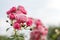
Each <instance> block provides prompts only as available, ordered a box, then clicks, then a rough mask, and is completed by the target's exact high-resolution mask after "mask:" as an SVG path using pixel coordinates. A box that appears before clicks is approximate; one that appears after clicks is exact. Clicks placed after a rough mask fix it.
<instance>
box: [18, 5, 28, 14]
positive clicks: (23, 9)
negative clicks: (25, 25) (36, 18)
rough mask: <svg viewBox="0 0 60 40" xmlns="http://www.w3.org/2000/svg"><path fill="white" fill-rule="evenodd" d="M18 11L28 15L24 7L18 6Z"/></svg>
mask: <svg viewBox="0 0 60 40" xmlns="http://www.w3.org/2000/svg"><path fill="white" fill-rule="evenodd" d="M18 10H20V11H21V12H22V13H23V14H27V12H26V10H25V8H24V7H23V6H18Z"/></svg>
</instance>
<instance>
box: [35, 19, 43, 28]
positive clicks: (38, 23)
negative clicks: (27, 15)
mask: <svg viewBox="0 0 60 40" xmlns="http://www.w3.org/2000/svg"><path fill="white" fill-rule="evenodd" d="M35 25H36V27H39V26H42V22H41V21H40V20H39V19H36V20H35Z"/></svg>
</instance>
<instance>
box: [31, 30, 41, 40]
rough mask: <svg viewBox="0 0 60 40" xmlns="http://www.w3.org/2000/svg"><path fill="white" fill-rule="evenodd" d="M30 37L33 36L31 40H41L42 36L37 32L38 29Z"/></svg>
mask: <svg viewBox="0 0 60 40" xmlns="http://www.w3.org/2000/svg"><path fill="white" fill-rule="evenodd" d="M30 35H31V36H30V39H31V40H40V35H41V34H40V31H39V30H37V29H35V30H33V31H32V32H31V34H30Z"/></svg>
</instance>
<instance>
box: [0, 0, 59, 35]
mask: <svg viewBox="0 0 60 40" xmlns="http://www.w3.org/2000/svg"><path fill="white" fill-rule="evenodd" d="M18 5H23V6H24V7H25V9H26V10H27V15H28V16H30V17H33V18H39V19H40V20H41V21H42V23H43V24H44V25H45V26H46V27H48V25H59V24H60V0H0V35H6V31H5V29H6V28H7V27H10V25H9V23H6V20H9V19H8V18H7V15H6V11H7V10H9V9H10V8H11V7H13V6H18ZM10 31H11V30H9V32H7V34H9V33H10ZM10 34H11V33H10Z"/></svg>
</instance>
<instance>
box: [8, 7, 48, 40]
mask: <svg viewBox="0 0 60 40" xmlns="http://www.w3.org/2000/svg"><path fill="white" fill-rule="evenodd" d="M26 14H27V11H26V10H25V8H24V7H23V6H18V7H12V8H11V9H10V10H8V11H7V16H8V18H9V19H10V20H11V24H12V26H13V28H14V32H15V34H14V38H16V37H17V39H18V40H20V39H19V35H18V34H17V31H18V30H22V28H24V29H25V30H26V28H27V27H29V28H30V29H31V34H30V40H45V38H42V36H44V37H46V35H47V33H48V29H47V28H46V27H45V26H44V25H43V24H42V22H41V20H40V19H35V18H31V17H27V15H26ZM33 24H34V25H33Z"/></svg>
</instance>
